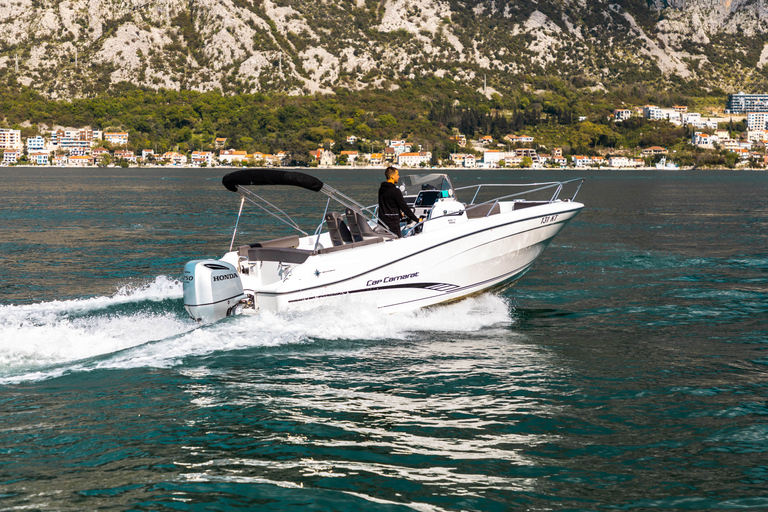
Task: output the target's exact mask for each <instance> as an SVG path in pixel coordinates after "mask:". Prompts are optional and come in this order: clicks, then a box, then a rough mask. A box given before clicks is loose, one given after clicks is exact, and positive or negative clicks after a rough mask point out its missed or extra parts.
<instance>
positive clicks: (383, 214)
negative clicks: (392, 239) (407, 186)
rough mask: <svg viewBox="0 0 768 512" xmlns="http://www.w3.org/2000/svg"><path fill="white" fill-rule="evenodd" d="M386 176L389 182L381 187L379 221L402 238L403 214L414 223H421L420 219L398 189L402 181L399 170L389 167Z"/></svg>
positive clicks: (385, 172)
mask: <svg viewBox="0 0 768 512" xmlns="http://www.w3.org/2000/svg"><path fill="white" fill-rule="evenodd" d="M384 176H385V177H386V178H387V181H385V182H383V183H382V184H381V187H379V220H380V221H381V222H382V223H383V224H384V225H385V226H386V227H387V229H389V230H390V231H391V232H392V233H394V234H396V235H397V236H398V237H400V217H401V212H402V214H405V216H406V217H408V218H409V219H411V220H412V221H414V222H419V218H418V217H416V215H414V214H413V212H412V211H411V208H410V207H409V206H408V204H407V203H406V202H405V199H403V193H402V192H401V191H400V189H399V188H398V187H397V182H398V181H400V172H399V171H398V170H397V168H395V167H387V168H386V170H385V171H384Z"/></svg>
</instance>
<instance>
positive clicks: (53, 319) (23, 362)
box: [0, 276, 195, 382]
mask: <svg viewBox="0 0 768 512" xmlns="http://www.w3.org/2000/svg"><path fill="white" fill-rule="evenodd" d="M178 298H181V284H180V283H178V282H177V281H174V280H171V279H168V278H167V277H164V276H161V277H158V278H156V279H155V280H154V281H153V282H151V283H149V284H146V285H143V286H138V287H123V288H121V289H119V290H118V291H117V292H116V293H115V294H114V295H113V296H111V297H91V298H87V299H75V300H67V301H51V302H43V303H39V304H29V305H23V306H14V305H10V306H0V375H2V374H8V373H14V374H16V373H19V372H24V370H25V369H28V370H31V371H34V370H38V369H40V368H44V367H47V366H52V365H60V364H62V363H67V362H70V361H78V360H81V359H86V358H89V357H94V356H98V355H102V354H109V353H112V352H116V351H119V350H123V349H125V348H128V347H132V346H136V345H141V344H144V343H147V342H148V341H152V340H158V339H164V338H167V337H168V336H173V335H175V334H179V333H181V332H185V331H188V330H190V329H192V328H194V327H195V325H194V324H192V323H191V322H186V321H184V320H181V319H180V318H179V316H178V315H175V314H173V313H169V312H165V313H150V312H142V311H137V312H134V313H131V314H122V315H121V314H115V313H110V312H109V311H108V309H109V308H112V307H115V306H121V305H124V304H131V303H139V302H143V301H162V300H166V299H178ZM0 382H3V379H0Z"/></svg>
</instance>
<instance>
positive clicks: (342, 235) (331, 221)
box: [325, 212, 354, 246]
mask: <svg viewBox="0 0 768 512" xmlns="http://www.w3.org/2000/svg"><path fill="white" fill-rule="evenodd" d="M325 223H326V224H327V225H328V233H329V234H330V235H331V241H332V242H333V245H334V246H337V245H344V244H351V243H352V242H353V241H354V239H353V238H352V233H350V232H349V228H348V227H347V225H346V224H344V220H343V219H342V217H341V214H340V213H339V212H327V213H326V214H325Z"/></svg>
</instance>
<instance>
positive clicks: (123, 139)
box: [104, 132, 128, 146]
mask: <svg viewBox="0 0 768 512" xmlns="http://www.w3.org/2000/svg"><path fill="white" fill-rule="evenodd" d="M104 140H105V141H106V142H109V143H110V144H116V145H118V146H126V145H128V134H127V133H126V132H105V133H104Z"/></svg>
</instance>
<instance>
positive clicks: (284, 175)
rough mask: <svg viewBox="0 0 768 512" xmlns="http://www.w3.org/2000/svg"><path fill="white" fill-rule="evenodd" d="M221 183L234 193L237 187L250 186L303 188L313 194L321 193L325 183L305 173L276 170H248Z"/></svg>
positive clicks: (235, 174) (231, 175)
mask: <svg viewBox="0 0 768 512" xmlns="http://www.w3.org/2000/svg"><path fill="white" fill-rule="evenodd" d="M221 182H222V183H223V184H224V186H225V187H226V188H227V190H231V191H232V192H237V186H238V185H240V186H248V185H289V186H292V187H301V188H306V189H308V190H311V191H313V192H320V190H321V189H322V188H323V182H322V181H320V180H319V179H317V178H315V177H314V176H310V175H309V174H304V173H303V172H294V171H278V170H275V169H246V170H243V171H235V172H231V173H229V174H227V175H225V176H224V177H223V178H222V179H221Z"/></svg>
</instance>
